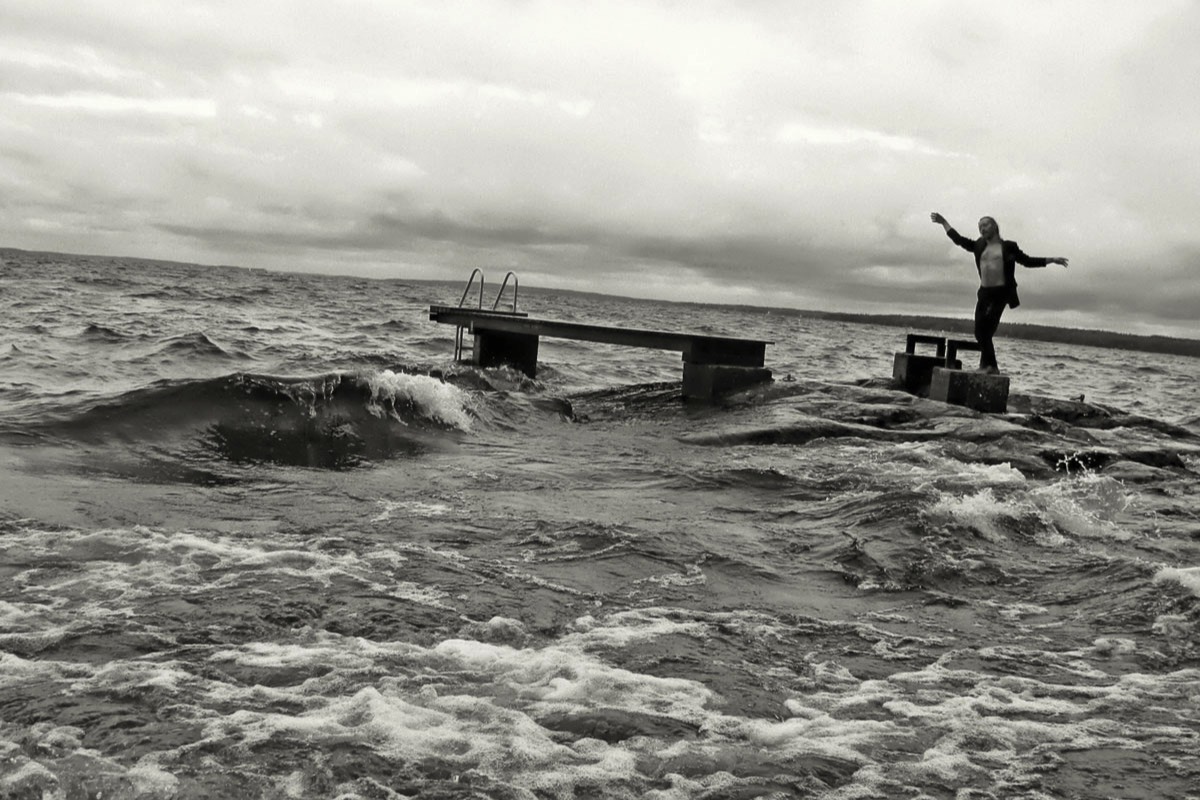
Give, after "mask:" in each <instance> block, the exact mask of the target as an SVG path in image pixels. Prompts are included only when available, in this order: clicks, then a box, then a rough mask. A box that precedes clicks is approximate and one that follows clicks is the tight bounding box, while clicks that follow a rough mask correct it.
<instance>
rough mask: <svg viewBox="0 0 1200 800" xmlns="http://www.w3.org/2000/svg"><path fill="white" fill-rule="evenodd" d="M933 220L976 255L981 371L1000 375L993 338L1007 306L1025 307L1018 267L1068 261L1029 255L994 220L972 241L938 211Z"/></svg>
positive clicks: (983, 225) (981, 227)
mask: <svg viewBox="0 0 1200 800" xmlns="http://www.w3.org/2000/svg"><path fill="white" fill-rule="evenodd" d="M929 218H930V219H931V220H933V221H934V222H936V223H937V224H938V225H941V226H942V227H943V228H945V229H946V235H947V236H949V237H950V241H952V242H954V243H955V244H956V245H958V246H959V247H961V248H962V249H963V250H966V251H967V252H969V253H973V254H974V255H975V269H976V270H978V271H979V300H978V301H977V302H976V303H975V341H977V342H979V371H980V372H986V373H988V374H991V375H997V374H999V372H1000V367H999V365H998V364H997V363H996V347H995V345H993V344H992V337H993V336H995V335H996V328H998V327H999V326H1000V316H1001V315H1002V314H1003V313H1004V307H1005V306H1011V307H1012V308H1016V307H1017V306H1019V305H1021V301H1020V300H1019V299H1018V298H1017V278H1016V275H1015V273H1016V265H1017V264H1020V265H1022V266H1025V267H1044V266H1046V265H1047V264H1062V265H1063V266H1064V267H1065V266H1067V259H1065V258H1061V257H1059V256H1055V257H1053V258H1040V257H1037V256H1030V255H1026V254H1025V253H1024V252H1023V251H1022V250H1021V248H1020V247H1018V246H1017V243H1016V242H1013V241H1006V240H1004V239H1001V238H1000V226H999V225H997V224H996V220H994V219H992V218H991V217H981V218H980V220H979V238H978V239H968V238H967V237H965V236H963V235H962V234H961V233H959V232H958V231H956V230H954V227H953V226H952V225H951V224H950V223H949V222H947V221H946V218H945V217H943V216H942V215H941V214H939V213H937V212H936V211H935V212H933V213H932V214H930V215H929Z"/></svg>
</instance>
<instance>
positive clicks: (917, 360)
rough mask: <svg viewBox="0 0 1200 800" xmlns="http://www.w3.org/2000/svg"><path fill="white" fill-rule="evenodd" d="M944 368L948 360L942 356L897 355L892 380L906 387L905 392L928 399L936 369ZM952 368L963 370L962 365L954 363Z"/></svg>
mask: <svg viewBox="0 0 1200 800" xmlns="http://www.w3.org/2000/svg"><path fill="white" fill-rule="evenodd" d="M944 366H946V359H945V358H944V357H941V356H927V355H917V354H916V353H896V359H895V361H893V362H892V378H893V379H894V380H895V381H896V382H897V383H899V384H900V385H901V386H903V387H904V391H906V392H909V393H911V394H915V395H919V396H921V397H927V396H928V395H929V383H930V381H931V380H932V379H933V370H934V368H935V367H944ZM950 366H952V367H953V368H954V369H961V368H962V363H961V362H959V361H954V362H952V363H951V365H950Z"/></svg>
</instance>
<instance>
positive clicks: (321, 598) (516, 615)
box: [0, 252, 1200, 800]
mask: <svg viewBox="0 0 1200 800" xmlns="http://www.w3.org/2000/svg"><path fill="white" fill-rule="evenodd" d="M464 277H465V276H464ZM459 292H460V287H458V286H455V285H449V284H447V285H446V286H439V285H435V284H409V283H405V282H401V281H379V282H376V281H365V280H360V279H352V278H333V277H317V276H301V275H285V274H272V273H262V272H253V271H243V270H234V269H217V268H208V267H190V266H181V265H155V264H147V263H137V262H126V261H120V260H111V259H83V258H70V257H67V258H53V257H42V256H35V255H30V254H19V253H11V252H10V253H6V254H5V256H4V258H3V260H0V552H2V556H0V797H16V798H77V797H78V798H83V797H89V798H101V797H103V798H126V797H130V798H133V797H137V798H210V797H216V798H223V797H230V798H243V797H245V798H250V797H253V798H259V797H262V798H335V797H337V798H404V797H413V798H415V797H421V798H481V797H494V798H573V797H579V798H655V799H656V800H668V799H671V800H674V799H675V798H736V799H739V800H740V799H741V798H757V797H762V798H790V797H804V798H808V797H820V798H839V799H840V800H850V799H851V798H1039V799H1040V798H1108V797H1121V798H1189V797H1190V798H1196V797H1200V637H1198V633H1197V631H1198V623H1200V501H1198V500H1197V496H1198V492H1197V485H1198V482H1197V472H1198V471H1200V426H1198V417H1197V411H1196V403H1195V396H1196V394H1195V393H1196V387H1197V378H1198V377H1200V362H1197V361H1195V360H1190V359H1185V358H1180V357H1169V356H1161V355H1148V354H1141V353H1128V352H1112V351H1104V350H1097V349H1091V348H1066V347H1064V346H1062V345H1049V344H1038V343H1033V342H1010V341H1004V342H1002V343H1001V349H1000V354H1001V361H1002V365H1003V366H1004V367H1005V368H1006V369H1007V370H1008V371H1009V372H1010V374H1011V375H1012V385H1013V392H1014V394H1013V397H1012V400H1011V402H1010V412H1011V413H1010V414H1008V415H1004V416H980V415H977V414H975V413H973V412H969V411H966V410H963V409H956V408H951V407H947V406H944V405H941V404H938V403H932V402H929V401H926V400H920V399H917V398H913V397H910V396H908V395H906V394H903V393H899V392H896V391H893V390H892V389H891V388H889V386H888V382H887V380H885V377H886V376H887V375H888V374H889V373H890V369H891V353H892V352H893V351H894V350H896V349H897V347H898V344H899V343H901V342H902V341H903V331H900V330H897V329H889V328H882V327H873V326H863V325H850V324H839V323H831V322H825V321H815V320H806V319H802V318H778V317H771V316H764V315H757V314H738V313H735V312H731V311H721V310H714V309H711V308H705V307H700V306H693V305H671V304H663V303H649V302H637V301H627V300H618V299H611V298H599V297H586V296H580V295H570V294H562V293H554V292H537V291H535V290H530V289H528V288H525V287H523V288H522V290H521V296H522V305H523V306H524V307H525V310H528V311H531V312H533V313H536V314H539V315H544V316H549V317H554V318H566V319H580V320H590V321H595V322H600V323H607V324H631V325H640V326H643V327H654V328H678V329H681V330H689V331H713V332H718V333H731V334H736V335H744V336H752V337H761V338H767V339H773V340H774V341H776V342H777V344H776V345H774V346H772V347H770V348H768V364H769V366H771V367H772V368H773V369H774V370H775V374H776V378H777V380H776V382H775V383H774V384H772V385H770V386H769V387H764V388H761V389H758V390H755V391H753V392H749V393H747V394H745V395H742V396H739V397H736V398H733V399H732V400H731V401H730V402H729V403H726V404H723V405H721V406H718V407H694V406H689V405H685V404H683V403H681V402H680V400H679V384H678V381H679V373H680V364H679V355H678V354H677V353H659V352H656V351H640V350H628V349H622V348H616V347H608V346H603V345H595V344H587V343H575V342H563V341H554V340H546V341H543V343H542V347H541V354H540V359H541V367H540V374H539V377H538V379H537V380H536V381H530V380H528V379H525V378H522V377H521V376H519V375H516V374H514V373H511V372H508V371H503V370H487V371H479V370H476V369H474V368H472V367H470V366H466V365H456V364H453V363H451V355H452V350H453V334H454V332H453V329H452V328H447V327H443V326H438V325H435V324H433V323H430V322H428V321H427V314H426V310H427V307H428V305H429V304H430V303H454V302H456V301H457V299H458V295H459ZM969 299H970V298H966V299H965V301H964V302H969ZM1080 394H1084V396H1085V400H1086V402H1080V401H1078V400H1076V399H1072V398H1077V397H1078V395H1080Z"/></svg>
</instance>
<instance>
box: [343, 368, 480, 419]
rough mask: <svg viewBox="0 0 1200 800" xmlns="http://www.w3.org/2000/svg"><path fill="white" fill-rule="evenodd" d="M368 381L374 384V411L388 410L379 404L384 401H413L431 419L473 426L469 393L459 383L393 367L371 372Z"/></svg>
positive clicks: (419, 410)
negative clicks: (450, 382)
mask: <svg viewBox="0 0 1200 800" xmlns="http://www.w3.org/2000/svg"><path fill="white" fill-rule="evenodd" d="M366 380H367V385H368V386H370V387H371V397H372V401H373V404H372V406H371V409H372V411H373V412H374V413H378V414H380V415H382V414H383V413H384V412H383V409H382V407H381V406H380V405H378V404H379V403H381V402H388V403H389V404H391V403H396V402H397V401H399V402H409V403H412V405H413V407H414V408H416V410H417V411H418V412H419V413H420V414H422V415H423V416H425V417H427V418H428V419H431V420H434V421H436V422H440V423H442V424H443V425H449V426H451V427H453V428H458V429H459V430H463V431H467V430H470V429H471V414H470V412H469V411H468V410H467V409H468V403H469V396H468V395H467V393H466V392H464V391H463V390H462V389H459V388H458V387H457V386H452V385H451V384H449V383H446V382H444V381H440V380H438V379H437V378H432V377H430V376H428V375H408V374H406V373H403V372H401V373H396V372H392V371H391V370H390V369H385V370H383V371H382V372H376V373H373V374H371V375H368V376H366Z"/></svg>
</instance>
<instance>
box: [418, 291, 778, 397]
mask: <svg viewBox="0 0 1200 800" xmlns="http://www.w3.org/2000/svg"><path fill="white" fill-rule="evenodd" d="M429 318H430V319H431V320H433V321H434V322H440V323H443V324H446V325H458V326H461V327H463V328H465V329H467V330H468V331H469V332H470V334H471V335H472V336H473V337H474V339H475V341H474V347H473V348H472V361H473V363H475V364H478V365H479V366H482V367H494V366H499V365H502V364H507V365H509V366H512V367H513V368H515V369H519V370H520V371H521V372H523V373H525V374H526V375H528V376H529V377H531V378H532V377H534V376H536V374H537V354H538V341H539V338H540V337H542V336H550V337H555V338H560V339H576V340H581V341H589V342H605V343H608V344H618V345H625V346H628V347H648V348H654V349H659V350H678V351H679V352H680V353H681V355H682V360H683V396H684V397H687V398H693V399H701V400H712V399H714V398H715V397H717V396H719V395H721V394H726V393H728V392H731V391H736V390H738V389H742V388H745V387H747V386H751V385H754V384H756V383H761V382H763V381H769V380H771V371H770V370H769V369H767V368H766V367H765V366H764V362H765V357H766V348H767V345H768V344H772V342H768V341H765V340H762V339H743V338H739V337H734V336H711V335H708V334H698V333H681V332H678V331H658V330H647V329H643V328H620V327H614V326H608V325H592V324H588V323H581V322H564V321H561V320H550V319H537V318H533V317H528V316H525V315H523V314H520V315H519V314H514V313H509V312H497V311H484V310H479V309H471V308H462V307H460V306H430V308H429Z"/></svg>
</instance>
